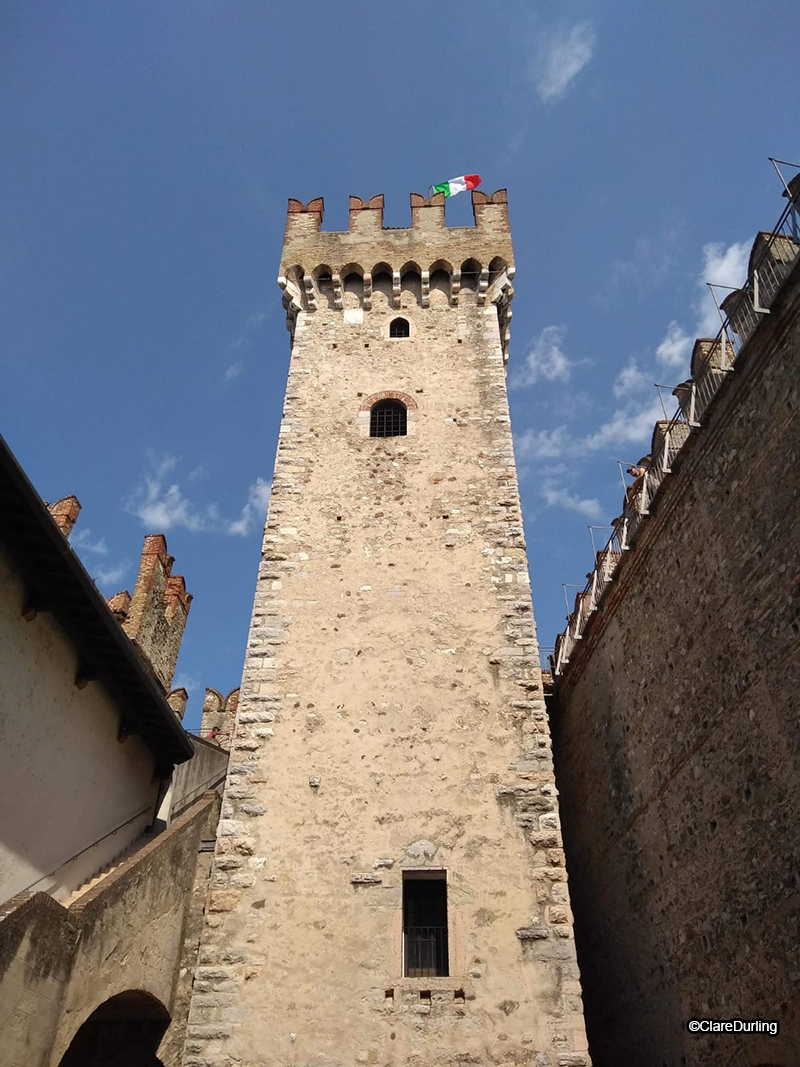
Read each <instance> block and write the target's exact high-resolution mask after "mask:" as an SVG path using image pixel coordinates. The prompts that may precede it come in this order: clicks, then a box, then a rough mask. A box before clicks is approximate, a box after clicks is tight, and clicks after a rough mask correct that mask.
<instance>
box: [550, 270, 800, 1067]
mask: <svg viewBox="0 0 800 1067" xmlns="http://www.w3.org/2000/svg"><path fill="white" fill-rule="evenodd" d="M799 315H800V273H799V272H798V270H797V269H795V270H794V272H793V275H791V276H790V277H789V279H788V280H787V281H786V282H785V283H784V287H783V290H782V291H781V292H780V293H779V295H778V297H777V298H776V301H775V303H774V304H773V306H772V313H771V314H770V315H769V316H764V317H763V319H762V321H761V324H760V326H759V328H758V330H757V332H756V333H755V334H754V335H753V337H752V338H751V339H750V341H749V342H748V344H747V345H746V347H745V348H744V349H743V350H742V353H741V354H740V356H739V358H738V360H737V364H736V368H737V369H736V371H735V373H733V374H731V375H729V376H728V377H727V379H726V381H725V383H724V384H723V386H722V388H721V390H720V392H719V393H718V394H717V397H716V399H715V400H714V401H713V403H712V406H711V409H710V411H709V413H708V416H707V418H706V419H705V420H704V423H705V424H704V426H703V427H702V429H700V430H699V431H696V432H694V433H693V434H692V435H691V438H690V440H689V441H688V442H687V445H686V446H684V449H683V451H682V452H681V457H680V465H679V468H677V469H676V473H674V474H672V475H669V476H668V477H667V479H666V481H665V482H664V484H663V485H662V487H661V489H660V491H659V494H658V496H657V497H656V500H655V503H654V507H653V508H651V511H652V514H651V517H650V518H649V519H647V520H645V523H644V525H643V526H642V527H641V528H640V531H639V532H638V533H637V538H636V546H635V550H634V551H632V552H629V553H625V554H624V556H623V560H622V564H621V566H620V568H619V570H618V571H617V574H616V576H615V579H614V583H613V585H612V586H611V588H610V590H609V592H608V593H607V594H606V596H605V597H604V599H603V601H602V606H601V609H600V611H599V612H598V613H597V614H596V615H595V616H594V617H593V618H592V621H591V622H590V624H589V626H588V627H587V630H586V632H585V634H584V637H583V639H582V641H581V642H579V643H578V645H576V647H575V649H574V651H573V652H572V653H571V656H570V664H569V666H568V668H567V669H566V671H565V673H564V675H563V676H562V678H561V679H559V682H558V688H557V697H558V704H557V706H556V707H555V708H554V709H553V714H552V724H553V736H554V750H555V758H556V769H557V777H558V783H559V787H560V790H561V807H562V818H563V823H564V837H565V842H566V848H567V856H568V860H569V869H570V876H571V881H570V886H571V891H572V898H573V905H574V909H575V915H576V938H577V945H578V957H579V961H580V964H581V970H582V974H583V978H584V990H585V997H586V1018H587V1028H588V1032H589V1038H590V1048H591V1050H592V1055H593V1057H594V1061H595V1063H596V1064H598V1065H600V1067H604V1065H605V1067H611V1065H614V1067H617V1065H619V1064H623V1063H624V1064H625V1065H626V1067H637V1065H641V1067H659V1065H665V1067H680V1065H683V1064H688V1065H705V1064H709V1065H710V1064H714V1065H716V1067H725V1065H734V1064H735V1065H736V1067H742V1065H745V1064H747V1065H750V1064H763V1063H768V1064H786V1065H788V1064H790V1063H797V1062H800V1031H799V1030H798V1023H797V1008H798V983H797V975H798V973H800V948H799V947H798V946H800V924H799V923H798V904H800V896H799V895H798V891H799V890H800V874H798V871H800V837H798V834H797V829H796V823H797V783H798V780H800V729H799V728H798V720H797V714H796V710H793V706H794V705H795V704H796V693H797V689H798V683H799V682H800V677H799V676H798V656H797V653H798V631H799V630H800V625H799V624H798V597H797V593H798V587H797V576H798V563H799V562H800V559H799V555H800V553H798V537H797V531H798V528H800V515H799V514H798V478H797V472H798V464H799V463H800V455H798V435H797V411H798V403H799V402H800V395H799V394H798V383H799V382H800V376H798V341H799V339H800V326H799V325H798V317H799ZM735 1016H738V1017H741V1018H744V1019H752V1018H762V1019H775V1020H779V1021H780V1025H781V1034H780V1036H779V1037H778V1038H771V1037H761V1038H759V1037H756V1036H754V1035H739V1036H736V1037H733V1036H719V1035H715V1036H710V1035H709V1036H701V1035H690V1034H688V1033H687V1031H686V1022H687V1020H689V1019H690V1018H693V1017H709V1018H718V1019H730V1018H732V1017H735Z"/></svg>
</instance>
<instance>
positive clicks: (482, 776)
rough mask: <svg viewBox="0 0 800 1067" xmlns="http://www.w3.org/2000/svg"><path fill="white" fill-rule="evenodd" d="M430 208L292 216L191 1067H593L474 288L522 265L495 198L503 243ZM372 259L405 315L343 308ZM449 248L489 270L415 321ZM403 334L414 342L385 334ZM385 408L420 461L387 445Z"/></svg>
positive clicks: (513, 506) (485, 322)
mask: <svg viewBox="0 0 800 1067" xmlns="http://www.w3.org/2000/svg"><path fill="white" fill-rule="evenodd" d="M419 199H420V200H421V199H422V198H419ZM360 203H361V202H359V204H360ZM370 203H373V202H372V201H371V202H370ZM439 206H440V205H439V204H433V205H428V206H419V208H418V214H417V216H415V219H416V221H415V226H416V229H411V230H400V231H381V230H380V228H379V215H378V212H377V211H376V210H375V209H374V208H369V207H367V208H363V207H359V206H358V205H355V208H353V211H354V212H355V213H360V214H359V215H358V219H360V218H361V215H366V214H369V215H372V214H373V213H374V214H376V215H378V220H377V221H376V220H375V219H367V221H366V222H360V221H358V219H356V220H355V222H354V221H352V219H351V230H350V231H349V233H348V234H332V233H318V227H319V218H317V217H314V215H315V210H316V209H312V205H309V209H308V210H307V211H306V212H305V213H303V211H302V210H301V209H302V205H299V206H298V207H296V208H293V207H290V216H289V225H288V226H287V239H286V246H285V249H284V256H283V262H284V268H283V269H284V270H285V271H290V270H294V269H295V265H296V266H297V267H298V268H299V269H298V270H296V271H295V273H294V275H293V277H294V281H293V282H291V283H289V282H287V276H286V275H285V274H284V275H283V276H282V280H283V283H285V284H286V286H287V288H289V289H290V291H291V295H290V299H289V300H288V301H287V303H288V304H289V307H288V310H289V312H290V317H291V318H292V319H293V326H294V331H293V339H294V343H293V351H292V360H291V367H290V372H289V381H288V387H287V393H286V403H285V410H284V418H283V422H282V425H281V431H280V442H279V448H278V456H277V460H276V464H275V473H274V480H273V488H272V496H271V500H270V506H269V513H268V516H267V523H266V529H265V535H264V546H263V559H262V562H261V564H260V567H259V571H258V581H257V589H256V595H255V603H254V609H253V617H252V624H251V629H250V635H249V638H248V646H247V655H246V660H245V666H244V675H243V682H242V689H241V696H240V700H239V706H238V711H237V716H236V725H235V733H234V739H233V748H232V753H231V763H230V768H229V774H228V780H227V786H226V790H225V796H224V803H223V817H222V819H221V822H220V827H219V836H218V842H217V852H216V858H215V866H214V872H213V875H212V893H211V897H210V902H209V911H208V915H207V920H206V930H205V934H204V937H203V943H202V946H201V950H200V965H199V966H198V969H197V973H196V978H195V985H194V996H193V1000H192V1013H191V1020H190V1027H189V1037H188V1041H187V1046H186V1058H185V1061H184V1063H185V1065H186V1067H212V1065H213V1067H229V1065H232V1064H234V1063H247V1064H248V1065H252V1067H256V1065H268V1064H269V1065H274V1064H286V1063H296V1064H298V1065H302V1067H306V1065H312V1064H314V1065H340V1064H341V1065H345V1064H347V1065H350V1064H357V1063H369V1064H372V1063H374V1064H386V1065H389V1064H393V1065H394V1064H396V1065H400V1064H403V1065H405V1064H408V1065H412V1064H419V1065H420V1067H422V1065H424V1064H428V1063H437V1064H439V1065H440V1067H454V1065H455V1064H458V1063H471V1064H476V1065H477V1064H486V1065H488V1064H490V1063H491V1064H493V1063H504V1064H505V1063H508V1064H510V1063H517V1064H524V1063H529V1064H535V1065H536V1067H577V1065H584V1064H587V1063H588V1058H587V1055H586V1053H585V1035H584V1032H583V1023H582V1016H581V1001H580V984H579V981H578V972H577V966H576V963H575V950H574V943H573V940H572V929H571V915H570V911H569V901H568V895H567V886H566V873H565V870H564V862H563V852H562V850H561V840H560V832H559V829H558V825H559V824H558V812H557V798H556V793H555V787H554V779H553V772H552V762H551V752H550V741H549V736H548V727H547V721H546V714H545V709H544V703H543V698H542V689H541V677H540V672H539V666H538V652H537V643H536V635H535V628H534V623H533V616H532V611H531V602H530V591H529V583H528V573H527V558H526V552H525V543H524V540H523V534H522V522H521V515H520V505H519V496H518V489H517V479H516V471H515V465H514V455H513V448H512V440H511V428H510V420H509V415H508V406H507V399H506V390H505V376H504V359H503V335H502V334H501V319H500V317H499V315H498V306H497V305H496V304H494V303H492V302H491V295H490V296H489V298H488V299H482V297H485V295H486V293H487V292H489V293H490V294H491V286H489V285H487V286H485V287H484V288H483V290H482V289H481V288H480V285H479V276H480V275H481V274H482V272H483V265H486V264H488V263H489V262H490V261H491V260H492V258H493V257H497V256H499V255H503V256H504V257H505V259H506V261H507V263H508V264H509V266H510V262H511V244H510V237H509V233H508V216H507V213H506V205H505V202H504V196H498V194H495V197H494V198H492V202H489V200H488V199H487V200H484V201H480V205H479V206H481V207H483V206H486V207H488V208H491V209H493V211H494V214H493V215H492V218H491V225H488V223H487V227H488V228H487V227H484V228H481V226H478V227H477V228H474V229H473V228H464V229H462V230H458V231H455V232H453V233H452V235H451V231H448V230H446V229H445V228H444V225H443V207H442V210H441V212H440V211H439ZM320 207H321V205H320ZM351 208H352V205H351ZM415 210H416V209H415ZM425 212H430V213H431V215H430V220H431V221H430V224H429V221H428V216H426V215H424V213H425ZM437 220H439V221H437ZM367 223H369V226H367ZM428 227H429V229H430V233H431V236H430V241H428V237H427V232H428V229H427V228H428ZM373 231H374V233H373V236H372V237H371V238H370V237H369V233H370V232H373ZM356 245H358V262H359V264H360V265H361V268H360V269H362V270H364V271H365V272H366V273H370V274H371V273H372V270H371V268H372V267H373V266H374V265H375V264H376V263H378V261H379V260H382V259H385V260H387V261H388V263H387V265H388V267H389V268H390V270H389V276H390V277H392V278H393V282H392V284H391V285H390V286H389V287H388V289H385V288H382V287H380V286H378V287H375V288H372V289H371V290H370V292H369V296H367V295H366V290H367V287H368V284H369V283H367V282H365V284H364V289H363V290H361V291H359V288H358V286H354V287H353V288H352V289H348V288H347V285H346V277H347V275H346V271H345V270H344V269H343V268H342V264H346V263H347V262H348V260H355V259H356V252H355V250H354V249H355V246H356ZM448 249H449V250H450V251H451V253H452V254H451V255H449V256H448V257H447V258H448V260H449V262H450V263H451V264H452V263H453V262H454V261H459V262H460V261H461V257H463V256H467V255H469V256H472V257H475V259H476V260H477V261H478V265H479V267H480V269H479V270H478V271H476V272H475V274H474V276H473V277H472V278H471V279H470V288H467V287H466V286H465V287H462V288H461V290H460V292H458V291H454V290H455V284H454V283H453V279H452V275H450V281H449V282H448V284H447V285H445V286H441V287H439V288H436V287H435V286H434V285H433V284H430V286H429V289H428V291H427V293H426V290H425V285H426V281H425V278H424V277H422V275H423V274H428V275H430V274H432V273H433V268H434V264H435V262H436V259H437V257H441V256H445V254H446V253H447V252H448ZM410 259H413V261H414V263H415V264H416V265H417V267H416V269H415V270H413V271H412V270H410V271H409V272H407V273H408V274H409V275H410V276H409V277H406V275H405V274H404V272H403V269H402V268H403V265H404V264H405V263H406V261H407V260H410ZM326 263H327V264H328V265H329V267H330V270H331V274H332V275H333V276H334V280H333V283H332V284H333V286H334V296H333V298H332V299H331V300H330V301H329V300H328V299H327V298H325V299H323V297H325V288H326V285H327V284H328V283H327V278H323V279H322V280H321V281H320V279H319V277H318V275H314V273H313V271H314V269H315V268H316V267H317V266H318V265H319V264H326ZM429 268H431V269H430V270H429ZM340 271H341V273H340V274H339V272H340ZM375 273H376V274H379V273H385V272H383V271H380V272H379V271H376V272H375ZM454 273H455V272H454V271H453V274H454ZM510 273H511V271H510V270H509V272H508V274H509V275H510ZM394 275H396V283H397V284H396V287H395V285H394V277H393V276H394ZM415 275H416V276H415ZM336 277H338V278H339V281H340V282H341V283H342V284H341V290H342V299H341V303H342V307H341V308H339V307H337V306H336V296H335V287H336ZM306 280H308V285H306ZM429 281H430V278H429ZM506 281H507V278H506ZM318 282H319V284H318ZM495 295H498V294H495ZM426 296H427V306H425V299H426ZM367 301H369V304H370V306H369V307H367V306H366V303H367ZM397 315H402V316H404V317H406V318H407V319H408V321H409V324H410V334H411V336H410V337H408V338H391V337H390V336H389V324H390V322H391V321H392V319H393V318H395V317H396V316H397ZM386 392H390V393H392V394H393V395H399V396H401V397H403V398H405V403H406V406H407V408H408V409H409V432H408V435H407V436H400V437H394V438H384V439H376V438H371V437H369V418H368V417H367V418H366V419H365V418H364V409H365V408H368V402H369V401H371V399H372V398H374V397H376V396H377V395H378V394H382V393H386ZM420 869H422V870H426V871H431V870H437V871H440V872H441V871H446V877H447V890H448V901H449V904H448V920H449V921H448V934H449V942H450V968H449V974H448V975H447V976H446V977H445V976H441V977H436V978H410V977H404V976H403V967H402V952H401V941H402V936H401V935H402V908H401V899H402V881H403V873H404V871H419V870H420Z"/></svg>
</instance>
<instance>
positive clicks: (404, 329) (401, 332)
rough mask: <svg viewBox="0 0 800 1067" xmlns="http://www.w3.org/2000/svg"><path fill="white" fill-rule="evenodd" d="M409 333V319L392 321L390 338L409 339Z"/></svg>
mask: <svg viewBox="0 0 800 1067" xmlns="http://www.w3.org/2000/svg"><path fill="white" fill-rule="evenodd" d="M409 331H410V327H409V325H408V319H392V321H391V322H390V323H389V336H390V337H408V336H409Z"/></svg>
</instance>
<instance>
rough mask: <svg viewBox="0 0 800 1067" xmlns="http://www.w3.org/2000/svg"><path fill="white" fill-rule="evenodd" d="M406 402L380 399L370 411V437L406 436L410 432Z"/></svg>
mask: <svg viewBox="0 0 800 1067" xmlns="http://www.w3.org/2000/svg"><path fill="white" fill-rule="evenodd" d="M407 426H408V416H407V415H406V408H405V404H401V403H400V401H399V400H379V401H378V403H377V404H373V405H372V408H371V410H370V413H369V435H370V437H405V435H406V433H407V432H408V429H407Z"/></svg>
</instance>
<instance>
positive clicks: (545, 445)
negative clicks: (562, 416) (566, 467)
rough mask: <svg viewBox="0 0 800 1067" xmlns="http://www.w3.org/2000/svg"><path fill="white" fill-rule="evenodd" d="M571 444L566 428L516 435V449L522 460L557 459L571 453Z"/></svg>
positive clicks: (530, 431)
mask: <svg viewBox="0 0 800 1067" xmlns="http://www.w3.org/2000/svg"><path fill="white" fill-rule="evenodd" d="M570 444H571V442H570V437H569V434H568V433H567V428H566V426H558V427H557V428H556V429H555V430H523V432H522V433H521V434H515V435H514V447H515V449H516V452H517V456H518V457H519V459H521V460H526V459H556V458H557V457H558V456H563V455H564V454H565V453H566V452H568V451H569V448H570Z"/></svg>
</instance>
